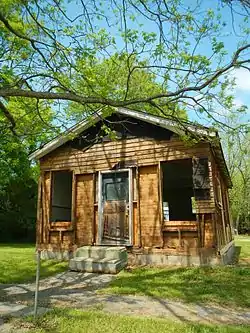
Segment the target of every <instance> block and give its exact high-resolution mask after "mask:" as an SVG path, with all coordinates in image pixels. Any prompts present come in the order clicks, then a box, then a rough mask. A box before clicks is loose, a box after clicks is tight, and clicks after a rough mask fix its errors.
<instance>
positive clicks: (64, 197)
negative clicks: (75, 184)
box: [51, 171, 72, 222]
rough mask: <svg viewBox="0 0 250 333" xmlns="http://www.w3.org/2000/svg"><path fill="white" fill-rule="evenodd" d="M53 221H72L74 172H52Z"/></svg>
mask: <svg viewBox="0 0 250 333" xmlns="http://www.w3.org/2000/svg"><path fill="white" fill-rule="evenodd" d="M51 195H52V198H51V222H57V221H63V222H67V221H68V222H69V221H71V209H72V172H68V171H55V172H53V173H52V193H51Z"/></svg>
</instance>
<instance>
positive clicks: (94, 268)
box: [69, 257, 127, 274]
mask: <svg viewBox="0 0 250 333" xmlns="http://www.w3.org/2000/svg"><path fill="white" fill-rule="evenodd" d="M126 265H127V260H121V259H109V258H99V259H98V258H89V257H75V258H73V259H70V261H69V269H70V270H72V271H80V272H90V273H107V274H117V273H118V272H120V270H122V269H123V268H124V267H125V266H126Z"/></svg>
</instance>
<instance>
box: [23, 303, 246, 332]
mask: <svg viewBox="0 0 250 333" xmlns="http://www.w3.org/2000/svg"><path fill="white" fill-rule="evenodd" d="M23 320H24V319H23ZM26 320H28V321H29V322H30V323H31V327H30V330H29V332H30V333H38V332H39V333H43V332H44V333H45V332H58V333H67V332H70V333H80V332H84V333H85V332H86V333H104V332H105V333H111V332H112V333H113V332H116V333H127V332H134V333H155V332H157V333H163V332H165V333H167V332H168V333H233V332H234V333H237V332H238V333H247V332H249V330H250V327H249V326H240V325H239V326H226V325H220V326H215V325H205V324H200V323H197V324H196V323H195V324H192V323H177V322H172V321H170V320H165V319H160V318H148V317H146V318H145V317H144V318H143V317H140V318H138V317H134V316H120V315H113V314H105V313H103V312H100V311H81V310H72V309H57V310H53V311H51V312H49V313H47V314H46V315H45V316H43V317H40V318H39V319H38V320H37V321H34V320H33V319H32V318H30V319H26ZM19 324H21V323H20V322H19Z"/></svg>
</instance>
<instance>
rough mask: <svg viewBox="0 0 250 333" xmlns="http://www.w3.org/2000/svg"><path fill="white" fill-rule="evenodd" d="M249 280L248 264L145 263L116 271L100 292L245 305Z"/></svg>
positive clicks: (249, 301) (248, 300)
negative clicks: (177, 265) (167, 265)
mask: <svg viewBox="0 0 250 333" xmlns="http://www.w3.org/2000/svg"><path fill="white" fill-rule="evenodd" d="M249 280H250V267H246V268H245V267H244V268H243V267H215V268H212V267H195V268H192V267H189V268H172V269H160V268H158V269H156V268H149V267H145V268H137V269H135V270H133V271H132V272H122V273H120V274H119V275H118V277H117V279H116V280H114V281H112V282H111V284H110V285H109V286H108V287H107V288H106V289H104V290H103V291H102V292H103V293H113V294H123V295H126V294H127V295H128V294H132V295H136V294H139V295H145V296H150V297H157V298H163V299H164V298H166V299H179V300H182V301H185V302H192V303H217V304H221V305H230V306H239V307H240V306H242V307H243V306H244V307H249V306H250V283H249Z"/></svg>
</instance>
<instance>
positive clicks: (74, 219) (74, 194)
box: [71, 172, 77, 245]
mask: <svg viewBox="0 0 250 333" xmlns="http://www.w3.org/2000/svg"><path fill="white" fill-rule="evenodd" d="M71 222H72V229H73V243H74V245H75V243H76V237H77V235H76V175H75V173H74V172H72V206H71Z"/></svg>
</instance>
